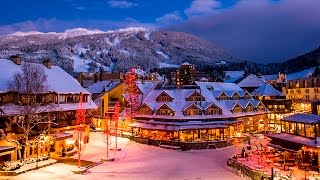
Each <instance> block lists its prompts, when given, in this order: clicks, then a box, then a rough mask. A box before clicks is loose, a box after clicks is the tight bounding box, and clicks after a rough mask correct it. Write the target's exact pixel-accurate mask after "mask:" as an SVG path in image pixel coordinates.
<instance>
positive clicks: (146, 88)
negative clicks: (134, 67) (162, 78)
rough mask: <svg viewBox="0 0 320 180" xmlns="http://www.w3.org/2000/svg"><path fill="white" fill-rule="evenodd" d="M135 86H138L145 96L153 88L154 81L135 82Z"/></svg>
mask: <svg viewBox="0 0 320 180" xmlns="http://www.w3.org/2000/svg"><path fill="white" fill-rule="evenodd" d="M136 84H137V87H138V88H139V90H140V91H141V92H142V93H143V94H144V95H145V96H146V95H147V94H149V93H150V92H151V91H152V90H153V88H154V87H155V85H156V84H155V83H153V82H144V83H142V82H137V83H136Z"/></svg>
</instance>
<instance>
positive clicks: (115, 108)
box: [111, 101, 121, 151]
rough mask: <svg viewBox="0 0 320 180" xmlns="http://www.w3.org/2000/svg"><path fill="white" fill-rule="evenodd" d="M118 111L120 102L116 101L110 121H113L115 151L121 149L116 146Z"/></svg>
mask: <svg viewBox="0 0 320 180" xmlns="http://www.w3.org/2000/svg"><path fill="white" fill-rule="evenodd" d="M119 111H120V102H119V101H117V102H116V104H115V107H114V112H113V114H112V121H113V129H111V130H112V134H113V135H114V137H115V146H116V147H115V149H113V150H116V151H121V149H119V148H118V121H119Z"/></svg>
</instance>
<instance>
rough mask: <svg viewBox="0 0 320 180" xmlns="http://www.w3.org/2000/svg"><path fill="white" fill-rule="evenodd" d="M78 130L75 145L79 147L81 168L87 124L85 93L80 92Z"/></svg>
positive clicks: (77, 115)
mask: <svg viewBox="0 0 320 180" xmlns="http://www.w3.org/2000/svg"><path fill="white" fill-rule="evenodd" d="M76 117H77V126H78V127H77V130H76V141H75V146H76V148H77V154H78V164H77V165H78V168H80V165H81V155H82V154H83V151H84V145H85V144H84V141H85V139H86V137H85V135H84V134H85V126H83V124H84V123H85V119H86V114H85V110H84V109H83V95H82V93H80V101H79V106H78V108H77V114H76Z"/></svg>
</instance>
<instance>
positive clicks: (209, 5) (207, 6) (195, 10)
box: [184, 0, 221, 17]
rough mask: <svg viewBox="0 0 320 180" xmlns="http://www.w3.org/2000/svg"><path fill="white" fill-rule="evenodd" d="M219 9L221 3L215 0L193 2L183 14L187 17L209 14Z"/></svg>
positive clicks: (196, 0)
mask: <svg viewBox="0 0 320 180" xmlns="http://www.w3.org/2000/svg"><path fill="white" fill-rule="evenodd" d="M220 7H221V3H220V2H219V1H217V0H194V1H193V2H192V3H191V7H190V8H187V9H186V10H185V11H184V13H185V14H186V15H187V16H189V17H190V16H195V15H204V14H211V13H214V12H215V10H216V9H218V8H220Z"/></svg>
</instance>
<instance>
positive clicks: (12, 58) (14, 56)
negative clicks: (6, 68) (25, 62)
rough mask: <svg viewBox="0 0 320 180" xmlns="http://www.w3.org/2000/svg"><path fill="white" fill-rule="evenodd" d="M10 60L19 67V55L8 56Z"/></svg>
mask: <svg viewBox="0 0 320 180" xmlns="http://www.w3.org/2000/svg"><path fill="white" fill-rule="evenodd" d="M10 60H11V61H12V62H14V63H15V64H17V65H21V57H20V56H19V55H12V56H10Z"/></svg>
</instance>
